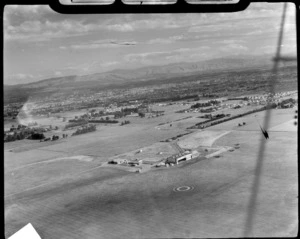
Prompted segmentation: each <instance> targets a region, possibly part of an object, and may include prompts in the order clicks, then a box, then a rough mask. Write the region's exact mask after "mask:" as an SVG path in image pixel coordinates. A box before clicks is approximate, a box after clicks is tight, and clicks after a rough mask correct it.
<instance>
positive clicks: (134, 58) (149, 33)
mask: <svg viewBox="0 0 300 239" xmlns="http://www.w3.org/2000/svg"><path fill="white" fill-rule="evenodd" d="M282 9H283V4H282V3H276V4H270V3H255V4H254V3H253V4H251V5H250V7H249V8H248V9H247V10H245V11H244V12H238V13H218V14H217V13H214V14H126V15H124V14H123V15H121V14H120V15H116V14H114V15H108V14H107V15H62V14H58V13H56V12H54V11H52V10H51V8H49V7H47V6H6V7H5V9H4V84H10V85H12V84H21V83H28V82H33V81H38V80H42V79H46V78H50V77H59V76H64V75H84V74H90V73H96V72H104V71H109V70H113V69H118V68H122V69H125V68H138V67H142V66H147V65H165V64H169V63H175V62H193V61H195V62H199V61H203V60H209V59H213V58H220V57H227V56H237V57H238V56H243V57H244V56H248V55H249V56H251V55H257V56H264V55H272V54H273V55H274V54H275V50H276V43H277V38H278V31H279V27H280V21H281V14H282ZM287 13H288V16H287V19H286V24H285V34H284V39H283V46H282V47H283V53H284V54H288V55H295V52H296V35H295V16H294V15H295V14H294V13H295V8H294V5H293V4H289V5H288V9H287Z"/></svg>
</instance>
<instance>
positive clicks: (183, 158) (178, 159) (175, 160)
mask: <svg viewBox="0 0 300 239" xmlns="http://www.w3.org/2000/svg"><path fill="white" fill-rule="evenodd" d="M192 158H193V156H192V154H191V153H188V154H176V155H173V156H171V157H169V158H167V160H166V163H168V164H171V163H173V164H178V163H179V162H182V161H187V160H190V159H192Z"/></svg>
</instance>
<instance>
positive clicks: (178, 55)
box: [124, 46, 211, 64]
mask: <svg viewBox="0 0 300 239" xmlns="http://www.w3.org/2000/svg"><path fill="white" fill-rule="evenodd" d="M210 50H211V48H210V47H208V46H201V47H195V48H178V49H174V50H170V51H154V52H143V53H131V54H128V55H126V56H125V57H124V60H125V61H127V62H131V63H142V64H157V63H160V62H162V63H166V62H167V63H169V62H176V61H190V60H203V57H204V56H207V54H208V53H209V52H210Z"/></svg>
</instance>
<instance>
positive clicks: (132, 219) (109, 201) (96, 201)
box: [4, 109, 298, 238]
mask: <svg viewBox="0 0 300 239" xmlns="http://www.w3.org/2000/svg"><path fill="white" fill-rule="evenodd" d="M294 111H295V110H294V109H286V110H272V114H271V116H272V118H271V123H270V127H269V128H268V132H269V136H270V138H269V139H268V140H267V141H266V140H265V139H264V138H263V136H262V133H261V131H260V129H259V125H258V122H259V123H260V124H263V120H264V115H265V112H260V113H257V114H256V115H257V116H256V117H255V116H254V115H249V116H246V117H242V118H239V119H235V120H232V121H228V122H225V123H222V124H219V125H215V126H212V127H209V128H207V129H205V131H206V130H207V132H209V133H205V134H208V135H209V137H210V136H211V135H213V137H212V138H211V139H212V141H211V143H210V146H211V148H218V147H224V146H228V147H234V145H236V144H239V148H238V149H236V150H234V151H232V152H229V151H226V152H223V153H222V154H221V157H219V158H216V157H212V158H209V159H203V160H192V161H191V162H187V163H186V164H181V165H179V166H175V167H171V168H160V169H158V170H151V171H148V172H145V173H142V174H135V173H131V172H127V171H124V170H119V169H117V168H113V167H102V166H101V165H102V163H103V162H105V161H107V160H108V158H109V157H113V156H114V155H122V154H125V155H126V153H127V152H131V153H132V154H133V153H134V152H136V151H137V150H139V149H141V148H144V147H146V148H144V150H145V151H143V152H145V156H147V155H148V156H149V155H151V154H152V153H153V152H154V151H156V150H159V151H160V150H161V151H163V150H162V148H160V147H162V144H157V145H156V146H151V145H153V144H154V143H157V142H158V141H159V140H161V139H165V138H168V137H172V136H174V135H177V134H178V133H182V132H183V130H181V129H177V130H175V129H174V130H173V131H169V130H155V126H157V125H158V123H159V122H167V121H169V120H170V119H171V118H172V117H170V116H167V117H165V118H162V119H159V117H158V118H155V119H154V120H153V122H151V123H148V124H146V125H143V124H142V123H141V124H132V125H130V124H129V125H126V126H122V130H121V131H120V127H109V128H108V127H106V128H105V127H103V128H102V127H100V128H99V130H97V132H94V133H90V134H86V135H81V136H76V137H74V138H69V139H68V140H67V141H61V143H58V144H54V145H48V146H45V147H41V148H38V149H30V150H28V151H24V152H19V153H17V152H15V153H13V152H9V151H8V150H5V159H4V165H5V198H4V200H5V235H6V236H10V235H12V234H13V233H14V232H15V231H17V230H19V229H20V228H21V227H23V226H25V225H26V224H27V223H29V222H30V223H32V225H33V226H34V227H35V229H36V230H37V232H38V233H39V234H40V236H41V237H42V238H162V237H164V238H173V237H177V238H178V237H181V238H182V237H197V238H199V237H200V238H207V237H209V238H218V237H227V238H228V237H243V236H244V234H243V233H244V231H245V227H246V221H247V216H248V215H249V213H252V211H253V208H252V209H251V208H250V210H249V208H248V205H249V199H250V196H251V194H252V183H253V180H254V178H255V177H256V176H257V175H255V166H256V162H257V157H258V152H259V147H260V145H261V143H262V142H263V143H265V147H266V149H265V152H264V157H263V167H262V172H261V175H260V176H261V181H260V182H261V183H260V186H259V189H258V197H257V202H256V211H255V212H253V213H254V218H253V236H256V237H273V236H276V237H278V236H279V237H286V236H296V235H297V230H298V210H297V209H298V205H297V203H298V199H297V196H298V173H297V127H296V126H294V125H293V126H291V124H292V123H293V121H292V119H293V117H294ZM174 114H175V113H174ZM183 115H184V116H185V114H183ZM183 115H182V114H178V118H177V119H180V118H183ZM243 121H244V122H246V125H245V126H242V127H238V126H237V125H238V123H240V122H243ZM178 122H180V121H178ZM183 123H184V121H183ZM187 124H190V122H188V123H187ZM205 131H203V132H205ZM195 132H197V131H195ZM212 132H215V133H212ZM224 132H229V133H227V134H224V135H223V133H224ZM197 134H198V133H195V135H197ZM199 134H200V133H199ZM114 135H118V136H117V137H114ZM190 135H192V134H190ZM190 135H187V136H184V137H190ZM220 135H222V137H218V136H220ZM264 140H265V141H264ZM74 156H77V157H76V158H74ZM79 156H81V158H80V157H79ZM84 156H85V157H86V156H89V158H87V157H86V158H85V157H84ZM80 159H86V160H80ZM182 186H189V187H191V188H192V190H189V191H182V192H180V191H176V190H174V189H175V188H177V187H182Z"/></svg>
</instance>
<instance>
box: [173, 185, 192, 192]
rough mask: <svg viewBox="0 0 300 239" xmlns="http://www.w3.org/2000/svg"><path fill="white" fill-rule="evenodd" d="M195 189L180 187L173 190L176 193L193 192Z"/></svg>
mask: <svg viewBox="0 0 300 239" xmlns="http://www.w3.org/2000/svg"><path fill="white" fill-rule="evenodd" d="M193 189H194V187H193V186H180V187H175V188H173V191H174V192H187V191H192V190H193Z"/></svg>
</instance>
